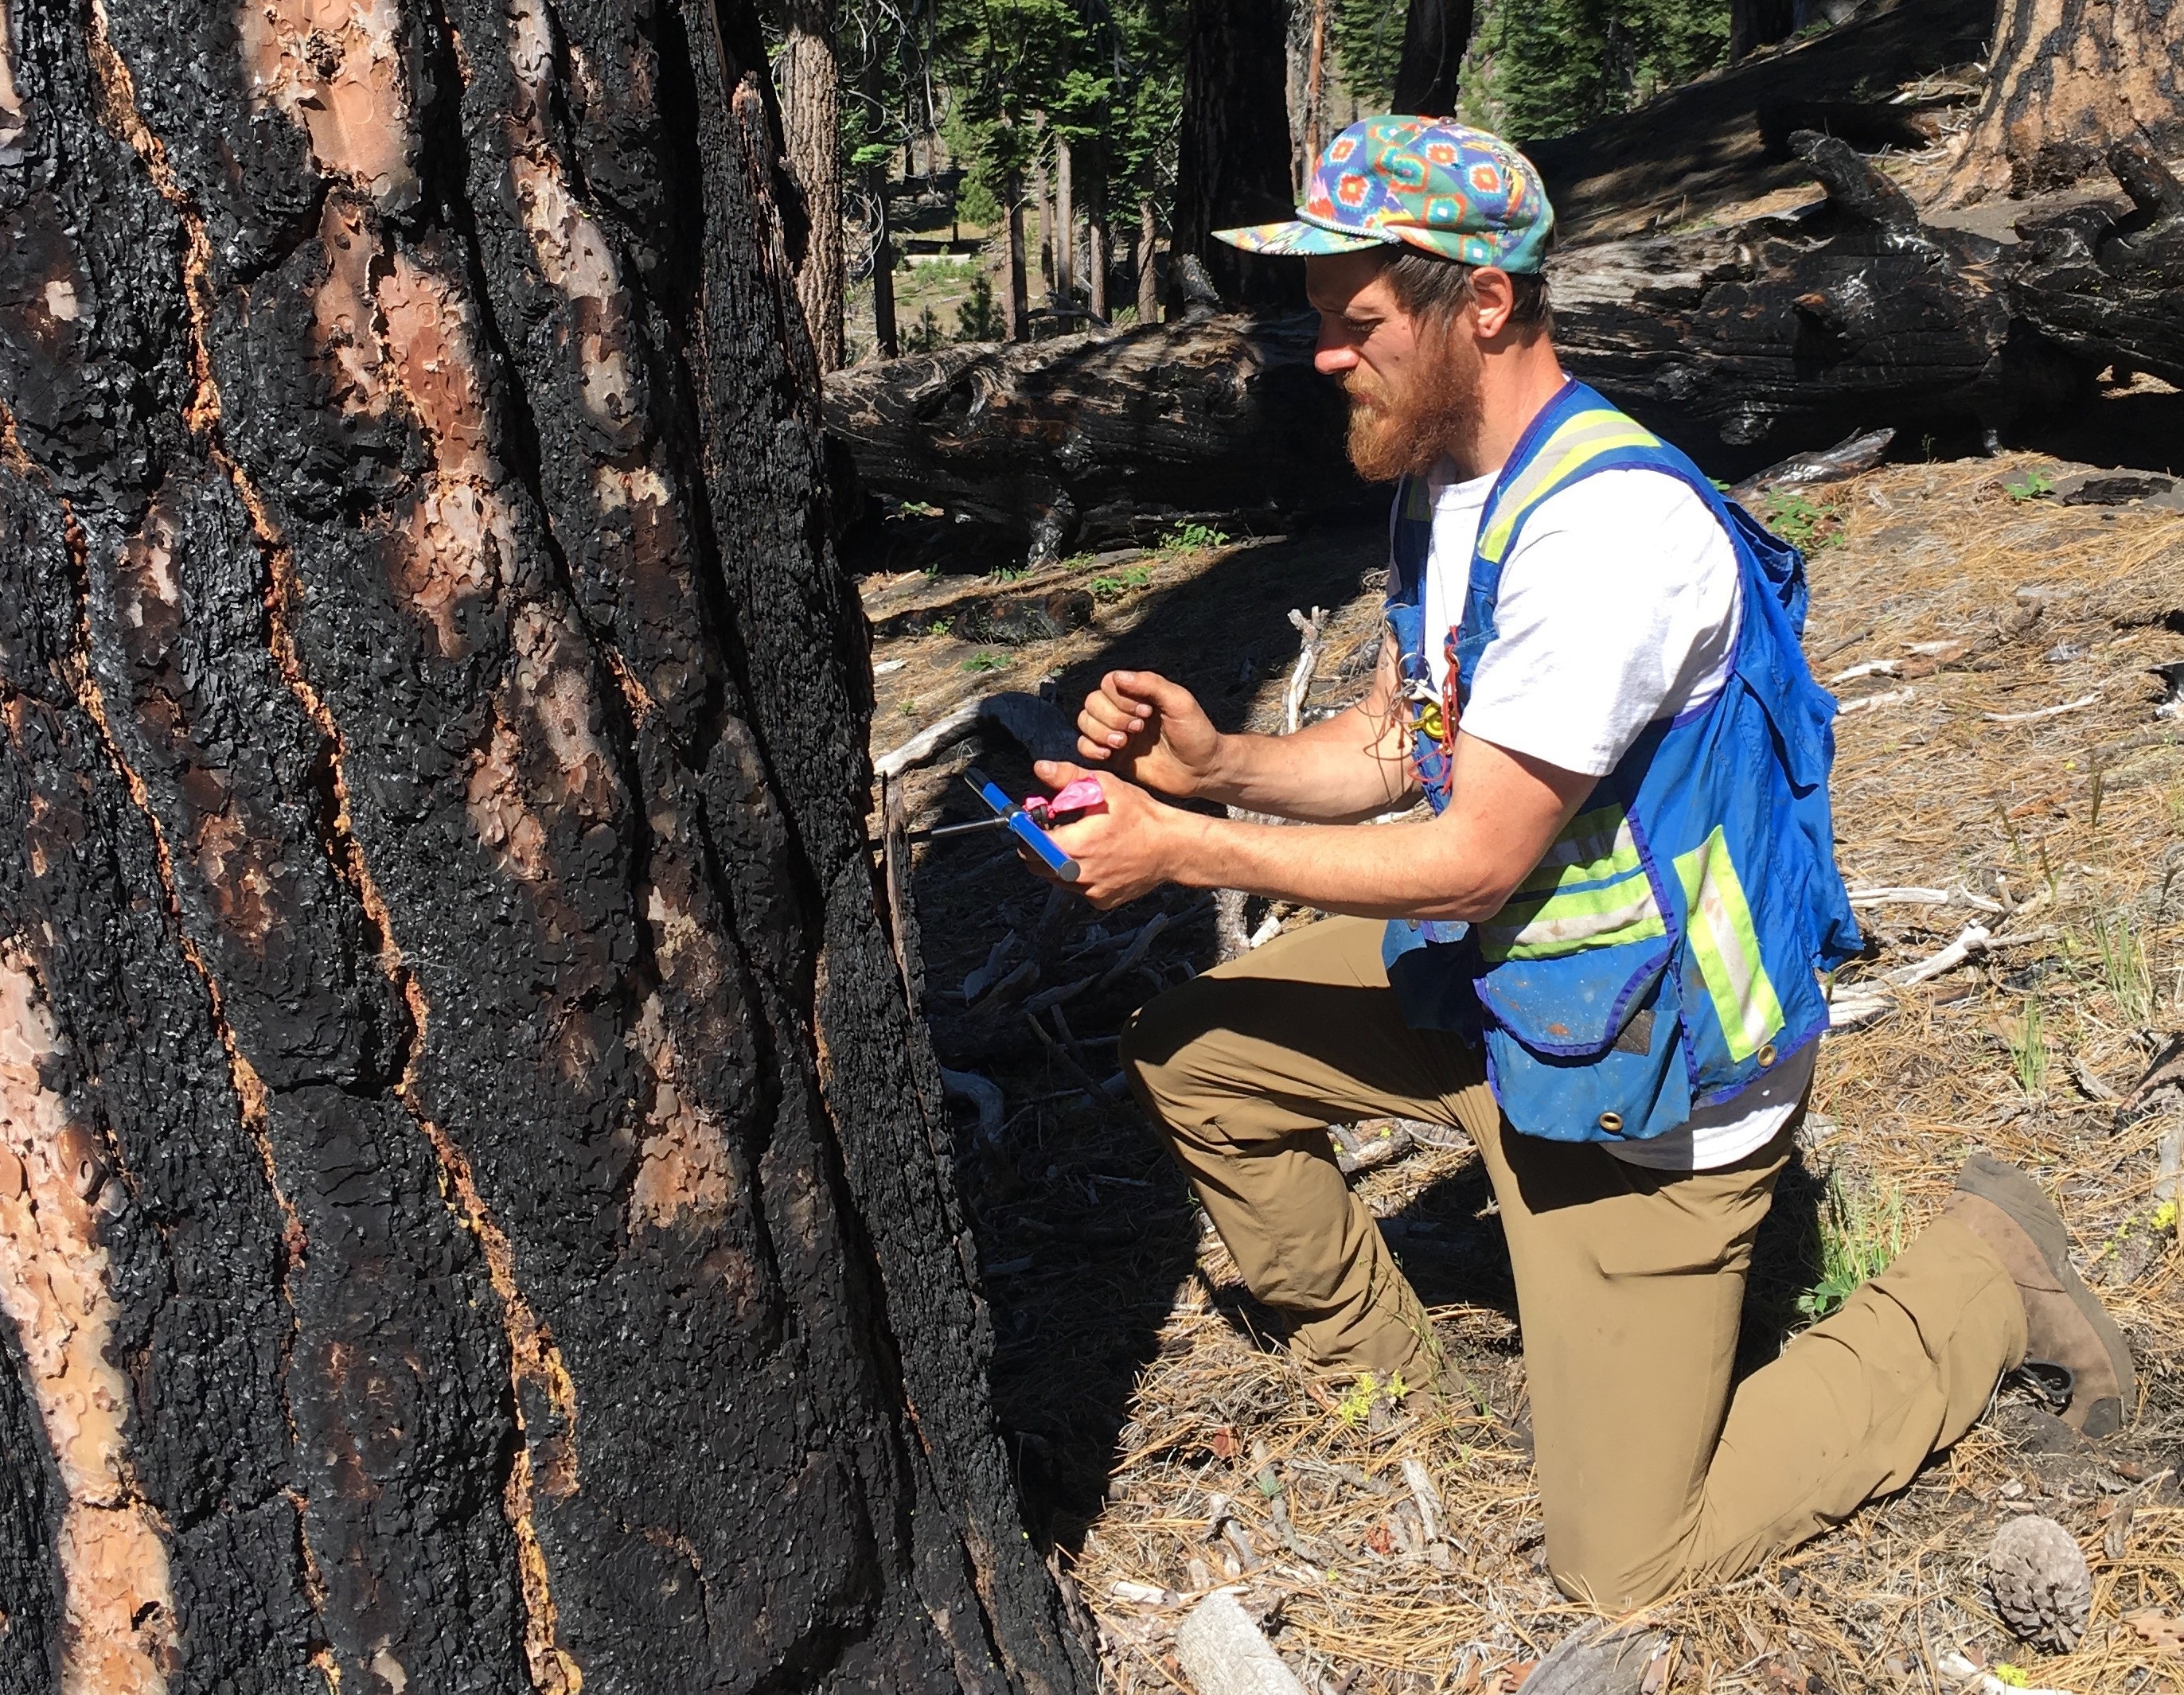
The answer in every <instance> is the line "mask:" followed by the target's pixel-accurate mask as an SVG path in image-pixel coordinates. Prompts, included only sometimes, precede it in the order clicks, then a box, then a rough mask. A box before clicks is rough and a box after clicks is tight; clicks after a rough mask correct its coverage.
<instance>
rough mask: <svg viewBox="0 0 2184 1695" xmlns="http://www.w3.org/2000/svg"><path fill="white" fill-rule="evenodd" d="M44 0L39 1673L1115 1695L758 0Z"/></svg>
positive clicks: (3, 393)
mask: <svg viewBox="0 0 2184 1695" xmlns="http://www.w3.org/2000/svg"><path fill="white" fill-rule="evenodd" d="M6 19H7V25H8V27H7V29H6V31H5V32H4V33H0V230H4V231H5V232H6V233H5V238H4V240H0V404H3V405H4V408H5V409H4V412H0V736H4V742H0V1596H4V1598H5V1600H4V1605H5V1609H6V1612H7V1617H6V1620H5V1621H4V1626H0V1690H4V1691H6V1692H8V1695H14V1692H19V1691H22V1692H28V1691H36V1690H46V1689H52V1688H54V1687H62V1688H65V1689H69V1690H71V1691H74V1690H82V1691H98V1692H101V1695H125V1692H139V1691H154V1690H177V1691H179V1690H214V1689H218V1690H226V1691H237V1692H252V1691H261V1690H265V1691H270V1690H283V1691H288V1690H293V1691H304V1690H314V1691H316V1690H324V1689H326V1688H330V1687H337V1688H339V1689H340V1690H342V1691H343V1692H344V1695H355V1692H386V1695H396V1692H401V1691H404V1690H409V1691H412V1692H420V1695H450V1692H468V1691H510V1692H514V1691H521V1690H525V1689H532V1688H535V1689H540V1690H549V1691H558V1692H573V1691H575V1690H576V1689H577V1687H579V1685H580V1684H581V1685H582V1687H583V1688H585V1689H586V1690H587V1691H589V1692H594V1695H600V1692H610V1691H626V1692H632V1695H639V1692H641V1695H656V1692H662V1691H682V1690H705V1689H721V1690H738V1691H746V1690H760V1689H763V1690H767V1691H778V1692H788V1691H805V1690H830V1691H831V1690H839V1691H843V1692H850V1691H863V1690H875V1689H878V1690H894V1689H904V1690H908V1689H918V1690H928V1689H945V1688H961V1689H965V1690H973V1689H975V1690H979V1691H995V1692H1000V1691H1005V1690H1024V1691H1033V1690H1042V1691H1045V1690H1051V1691H1057V1692H1058V1691H1064V1690H1076V1689H1083V1688H1085V1687H1089V1681H1090V1680H1089V1672H1088V1670H1086V1668H1085V1666H1084V1663H1083V1661H1082V1659H1081V1658H1079V1651H1078V1650H1077V1649H1076V1648H1074V1646H1073V1643H1072V1642H1070V1641H1069V1640H1068V1639H1067V1637H1066V1636H1065V1633H1064V1632H1063V1631H1062V1630H1061V1627H1060V1626H1059V1624H1058V1622H1057V1614H1058V1610H1059V1598H1058V1596H1057V1594H1056V1590H1055V1587H1054V1586H1053V1584H1052V1583H1051V1581H1050V1579H1049V1578H1048V1576H1047V1574H1046V1573H1045V1570H1043V1569H1042V1568H1041V1567H1040V1565H1039V1563H1038V1561H1037V1559H1036V1558H1035V1556H1034V1553H1033V1550H1032V1548H1031V1547H1030V1545H1029V1544H1028V1542H1026V1541H1025V1539H1024V1537H1023V1535H1022V1531H1021V1530H1020V1529H1019V1527H1018V1520H1017V1512H1016V1507H1015V1502H1014V1498H1013V1494H1012V1491H1011V1484H1010V1481H1009V1478H1008V1475H1007V1473H1006V1469H1005V1466H1004V1462H1003V1456H1002V1452H1001V1448H1000V1443H999V1442H998V1441H997V1439H996V1438H995V1434H994V1432H993V1431H992V1429H991V1427H990V1414H989V1403H988V1398H987V1389H986V1380H985V1370H986V1363H987V1355H988V1352H989V1336H988V1330H987V1325H986V1320H985V1317H984V1314H983V1308H982V1306H981V1304H980V1303H979V1302H978V1298H977V1297H976V1294H975V1275H974V1268H973V1266H972V1264H971V1261H970V1253H971V1249H970V1248H969V1245H968V1239H967V1236H966V1234H965V1232H964V1231H963V1228H962V1224H961V1217H960V1214H959V1213H958V1211H957V1209H956V1202H955V1199H954V1197H953V1192H952V1187H951V1181H950V1166H949V1156H948V1152H947V1148H948V1131H947V1125H946V1122H945V1120H944V1116H943V1114H942V1110H941V1103H940V1090H939V1077H938V1075H937V1072H936V1070H935V1068H934V1065H933V1060H932V1058H931V1054H930V1051H929V1049H928V1046H927V1044H926V1042H925V1039H924V1037H923V1036H922V1032H921V1031H920V1030H919V1028H918V1026H917V1024H916V1022H915V1021H914V1020H913V1018H912V1015H911V1010H910V1009H909V1006H908V1004H907V996H906V991H905V983H904V980H903V976H902V974H901V972H900V968H899V966H898V964H897V961H896V958H895V955H894V951H893V948H892V947H891V943H890V938H889V935H888V933H887V931H886V929H885V923H886V919H885V914H884V912H883V910H882V909H881V905H880V903H877V902H876V899H875V893H874V879H873V875H872V866H871V864H870V860H869V857H868V853H867V849H866V842H865V836H864V831H863V827H862V824H861V815H862V814H863V811H864V807H865V799H866V788H865V784H866V764H865V753H864V747H865V736H866V694H865V686H864V682H863V678H864V676H865V675H866V673H865V670H864V653H863V643H862V636H861V622H860V620H859V615H858V613H857V609H856V605H855V600H854V598H853V597H852V596H851V595H850V592H849V589H848V587H847V586H846V585H845V583H844V581H843V579H842V577H841V575H840V574H839V573H838V570H837V568H836V565H835V563H834V560H833V555H832V552H831V547H830V545H829V542H828V540H827V534H826V532H825V530H824V528H823V524H822V509H823V501H822V490H821V488H820V486H819V478H820V454H819V447H818V432H817V427H816V418H815V410H814V394H815V391H816V373H815V371H814V370H813V364H812V358H811V351H810V347H809V342H808V341H807V339H806V337H805V333H804V330H803V325H802V321H801V314H799V311H798V310H797V307H796V303H795V300H794V294H793V292H792V290H791V287H790V282H789V278H788V268H787V267H788V260H787V258H786V253H785V247H784V243H783V232H782V230H781V228H780V226H779V223H778V220H777V210H776V208H777V204H778V200H779V191H780V186H781V180H780V174H779V171H778V168H777V154H778V148H779V131H778V128H777V120H776V119H775V118H774V117H773V115H772V105H771V97H770V95H769V94H768V92H767V91H766V86H765V80H764V68H763V63H762V60H761V59H760V49H759V41H758V36H757V32H756V31H755V28H753V27H752V25H751V20H750V19H749V15H748V14H747V13H746V11H745V10H744V9H743V8H742V7H741V6H740V5H738V4H730V5H729V6H728V8H727V9H726V10H725V11H723V12H720V13H717V14H716V12H715V11H713V10H712V9H711V8H710V5H709V4H708V3H707V0H662V3H659V4H656V5H655V4H646V3H641V0H640V3H635V4H632V3H627V0H570V3H564V4H562V5H560V6H559V7H557V8H551V9H549V8H547V7H546V6H544V5H543V4H541V3H538V0H505V3H504V0H451V3H450V4H449V5H448V7H447V8H446V9H445V10H442V9H440V8H438V7H437V6H431V5H426V4H423V3H416V0H380V3H375V4H373V5H370V6H359V7H357V8H354V9H343V8H331V7H326V6H324V5H322V4H318V3H315V0H266V3H265V4H262V5H260V4H258V3H253V4H250V5H248V6H245V7H243V8H240V9H239V10H238V9H236V8H228V7H225V6H220V7H214V6H201V5H189V4H186V5H185V6H184V7H182V8H179V10H178V9H177V8H175V7H173V6H170V5H165V4H160V3H155V0H107V3H106V4H104V5H103V6H102V5H100V4H98V3H97V0H8V12H7V14H6ZM896 939H897V940H900V938H896Z"/></svg>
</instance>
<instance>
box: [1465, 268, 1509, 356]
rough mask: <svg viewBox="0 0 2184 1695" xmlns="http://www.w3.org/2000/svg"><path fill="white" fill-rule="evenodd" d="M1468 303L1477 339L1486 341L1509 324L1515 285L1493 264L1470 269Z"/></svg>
mask: <svg viewBox="0 0 2184 1695" xmlns="http://www.w3.org/2000/svg"><path fill="white" fill-rule="evenodd" d="M1471 303H1472V310H1473V312H1474V314H1475V321H1476V322H1477V324H1478V325H1479V339H1480V340H1481V341H1490V340H1492V339H1493V338H1494V337H1495V336H1499V335H1500V334H1501V333H1502V331H1503V330H1505V329H1507V327H1508V325H1509V314H1510V313H1511V312H1513V310H1515V309H1516V305H1517V286H1516V284H1514V283H1513V282H1512V281H1509V273H1508V272H1507V271H1506V270H1501V269H1499V268H1498V267H1496V266H1494V265H1481V266H1480V267H1479V269H1478V270H1474V272H1472V273H1471Z"/></svg>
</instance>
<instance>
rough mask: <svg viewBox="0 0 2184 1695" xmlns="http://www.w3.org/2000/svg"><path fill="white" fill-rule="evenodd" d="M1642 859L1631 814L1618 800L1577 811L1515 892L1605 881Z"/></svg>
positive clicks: (1627, 871) (1633, 867) (1626, 872)
mask: <svg viewBox="0 0 2184 1695" xmlns="http://www.w3.org/2000/svg"><path fill="white" fill-rule="evenodd" d="M1640 864H1641V860H1640V859H1639V857H1638V842H1637V838H1636V837H1635V836H1632V835H1631V833H1630V814H1629V813H1627V812H1625V811H1624V809H1623V807H1622V805H1621V804H1620V803H1616V804H1613V805H1609V806H1603V807H1598V808H1596V809H1594V810H1592V811H1591V812H1581V813H1580V814H1578V815H1577V816H1576V817H1575V818H1573V819H1572V820H1570V821H1569V822H1568V824H1566V825H1563V833H1562V834H1561V835H1560V836H1557V837H1556V838H1555V840H1554V843H1553V845H1552V846H1551V847H1550V848H1548V849H1547V851H1546V853H1543V854H1541V856H1540V863H1539V864H1538V865H1537V867H1535V869H1534V870H1533V872H1532V875H1530V876H1529V877H1527V878H1525V879H1524V881H1523V882H1521V883H1519V884H1518V885H1517V892H1518V894H1519V895H1535V894H1542V893H1545V892H1546V891H1547V890H1549V889H1554V888H1569V887H1574V886H1576V885H1578V884H1580V883H1604V882H1606V881H1607V880H1608V879H1609V878H1611V877H1627V876H1629V875H1630V874H1631V872H1633V871H1635V870H1637V869H1638V867H1639V865H1640Z"/></svg>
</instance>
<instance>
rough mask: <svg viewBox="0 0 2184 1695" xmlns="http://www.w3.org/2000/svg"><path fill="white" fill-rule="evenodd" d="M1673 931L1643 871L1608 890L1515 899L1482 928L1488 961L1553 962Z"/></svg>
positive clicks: (1481, 949)
mask: <svg viewBox="0 0 2184 1695" xmlns="http://www.w3.org/2000/svg"><path fill="white" fill-rule="evenodd" d="M1668 933H1669V930H1668V925H1667V924H1666V923H1665V922H1664V921H1663V920H1662V917H1661V907H1660V903H1659V902H1658V901H1656V900H1655V899H1654V898H1653V886H1652V883H1651V882H1650V881H1647V879H1646V874H1645V872H1644V871H1643V870H1640V871H1639V872H1638V873H1637V875H1635V876H1630V877H1624V878H1621V879H1619V880H1618V881H1615V882H1612V883H1609V884H1607V885H1606V886H1604V887H1601V888H1596V889H1574V890H1572V891H1570V892H1568V893H1566V894H1565V893H1560V892H1557V893H1555V894H1552V895H1549V896H1548V897H1547V898H1546V899H1544V900H1538V901H1511V902H1510V903H1509V904H1508V905H1507V906H1505V907H1503V908H1502V910H1501V912H1500V913H1499V914H1496V921H1494V922H1492V923H1489V924H1482V925H1479V955H1480V957H1481V958H1482V959H1487V960H1490V961H1493V962H1496V963H1498V962H1500V961H1502V960H1503V959H1553V958H1555V957H1556V956H1557V955H1558V954H1563V953H1582V952H1584V951H1585V949H1587V948H1613V947H1615V946H1617V945H1618V944H1619V943H1621V942H1644V941H1646V940H1647V939H1648V938H1650V937H1652V936H1665V935H1667V934H1668Z"/></svg>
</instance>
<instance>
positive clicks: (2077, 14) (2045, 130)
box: [1942, 0, 2184, 205]
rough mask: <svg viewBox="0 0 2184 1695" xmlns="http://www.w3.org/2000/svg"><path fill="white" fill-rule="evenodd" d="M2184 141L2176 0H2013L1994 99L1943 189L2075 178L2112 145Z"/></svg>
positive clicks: (2172, 145)
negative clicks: (2089, 0)
mask: <svg viewBox="0 0 2184 1695" xmlns="http://www.w3.org/2000/svg"><path fill="white" fill-rule="evenodd" d="M2131 141H2137V142H2143V143H2145V144H2148V145H2149V146H2151V147H2154V148H2155V149H2157V150H2159V151H2161V152H2174V151H2175V150H2176V149H2177V148H2178V147H2184V18H2180V17H2179V15H2178V13H2177V10H2176V6H2175V4H2174V3H2173V0H2103V3H2101V4H2098V5H2093V4H2087V3H2083V0H2001V13H2000V15H1999V17H1998V18H1997V21H1996V25H1995V38H1994V54H1993V58H1992V61H1991V64H1990V67H1989V71H1988V81H1987V92H1986V103H1985V104H1984V105H1983V106H1981V108H1980V114H1979V117H1978V119H1976V120H1975V122H1974V123H1973V125H1972V127H1971V128H1970V130H1969V131H1966V132H1965V135H1964V152H1963V153H1962V154H1960V155H1959V156H1958V160H1957V163H1956V165H1955V167H1954V169H1953V170H1952V171H1951V172H1950V175H1949V178H1948V181H1947V182H1946V183H1945V184H1944V185H1943V187H1942V198H1943V200H1944V201H1945V202H1947V203H1951V204H1955V205H1969V204H1971V203H1974V202H1976V201H1980V200H1983V199H1985V198H1986V197H1988V196H1990V195H1993V194H2008V195H2010V196H2012V197H2021V196H2025V195H2028V194H2038V193H2043V192H2047V191H2048V190H2049V189H2053V188H2064V187H2068V186H2070V184H2072V183H2074V182H2075V181H2077V180H2078V179H2079V178H2080V177H2081V176H2084V175H2087V173H2088V172H2091V171H2094V170H2099V169H2101V167H2102V162H2103V158H2105V156H2106V154H2107V152H2108V149H2109V145H2110V144H2111V143H2112V142H2131Z"/></svg>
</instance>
